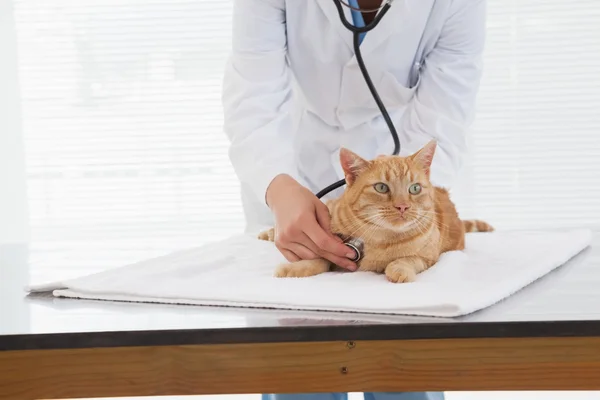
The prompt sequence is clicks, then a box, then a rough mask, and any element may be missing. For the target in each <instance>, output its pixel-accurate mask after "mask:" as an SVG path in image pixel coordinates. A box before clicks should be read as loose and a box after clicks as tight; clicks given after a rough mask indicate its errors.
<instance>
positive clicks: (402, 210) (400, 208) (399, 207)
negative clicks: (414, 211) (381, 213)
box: [394, 204, 410, 214]
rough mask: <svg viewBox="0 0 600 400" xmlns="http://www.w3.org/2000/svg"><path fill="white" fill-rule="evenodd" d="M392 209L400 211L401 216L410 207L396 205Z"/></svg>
mask: <svg viewBox="0 0 600 400" xmlns="http://www.w3.org/2000/svg"><path fill="white" fill-rule="evenodd" d="M394 207H396V209H397V210H398V211H400V212H401V213H402V214H404V213H405V212H406V210H408V209H409V208H410V206H409V205H408V204H397V205H395V206H394Z"/></svg>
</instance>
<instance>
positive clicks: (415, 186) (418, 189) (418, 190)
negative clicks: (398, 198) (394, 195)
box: [408, 183, 421, 194]
mask: <svg viewBox="0 0 600 400" xmlns="http://www.w3.org/2000/svg"><path fill="white" fill-rule="evenodd" d="M408 193H410V194H419V193H421V185H419V184H418V183H414V184H412V185H410V187H409V188H408Z"/></svg>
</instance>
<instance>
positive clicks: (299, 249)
mask: <svg viewBox="0 0 600 400" xmlns="http://www.w3.org/2000/svg"><path fill="white" fill-rule="evenodd" d="M287 247H288V250H290V251H291V252H293V253H294V254H296V255H297V256H298V257H300V259H301V260H314V259H317V258H321V256H319V254H318V253H316V252H314V251H312V250H311V249H310V248H308V247H306V246H305V245H304V244H303V243H289V244H288V246H287Z"/></svg>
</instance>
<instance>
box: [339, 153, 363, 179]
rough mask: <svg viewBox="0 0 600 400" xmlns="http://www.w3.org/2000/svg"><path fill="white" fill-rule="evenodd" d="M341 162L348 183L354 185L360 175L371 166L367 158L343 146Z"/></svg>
mask: <svg viewBox="0 0 600 400" xmlns="http://www.w3.org/2000/svg"><path fill="white" fill-rule="evenodd" d="M340 163H341V164H342V169H343V170H344V175H345V176H346V183H347V184H348V185H352V183H354V181H355V180H356V178H357V177H358V175H359V174H360V173H361V172H362V171H364V170H365V169H366V168H367V167H368V166H369V162H368V161H367V160H365V159H364V158H361V157H360V156H359V155H358V154H356V153H353V152H351V151H350V150H348V149H345V148H343V147H342V148H341V149H340Z"/></svg>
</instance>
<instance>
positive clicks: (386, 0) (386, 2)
mask: <svg viewBox="0 0 600 400" xmlns="http://www.w3.org/2000/svg"><path fill="white" fill-rule="evenodd" d="M393 1H394V0H383V2H382V3H381V6H380V7H379V8H375V9H370V10H363V9H361V8H356V7H353V6H352V5H350V4H348V3H346V2H344V1H342V0H333V2H334V4H335V6H336V7H337V10H338V13H339V15H340V20H341V21H342V24H343V25H344V26H345V27H346V28H347V29H348V30H349V31H350V32H352V33H353V36H354V40H353V42H354V54H355V55H356V60H357V61H358V66H359V67H360V71H361V72H362V75H363V77H364V79H365V82H366V83H367V86H368V87H369V91H370V92H371V95H372V96H373V99H374V100H375V103H377V107H378V108H379V110H380V111H381V115H382V116H383V119H384V120H385V123H386V125H387V126H388V129H389V130H390V134H391V135H392V138H393V139H394V151H393V152H392V155H395V156H397V155H398V154H400V139H399V138H398V132H396V127H395V126H394V123H393V122H392V119H391V118H390V115H389V114H388V112H387V110H386V109H385V106H384V105H383V102H382V101H381V98H380V97H379V93H377V89H375V85H373V81H372V80H371V76H370V75H369V71H367V68H366V67H365V63H364V61H363V58H362V53H361V51H360V35H361V34H362V33H366V32H369V31H371V30H373V29H375V27H376V26H377V25H378V24H379V22H380V21H381V19H382V18H383V17H384V15H385V14H386V13H387V12H388V10H389V9H390V7H391V5H392V2H393ZM342 6H345V7H348V8H350V9H351V10H354V11H360V12H377V15H376V16H375V18H374V19H373V21H372V22H371V23H369V24H368V25H365V26H361V27H357V26H354V25H352V24H351V23H350V22H348V19H347V18H346V15H345V14H344V9H343V8H342ZM345 184H346V181H345V180H344V179H341V180H339V181H337V182H335V183H332V184H331V185H329V186H327V187H326V188H325V189H323V190H321V191H320V192H318V193H317V197H318V198H319V199H320V198H322V197H323V196H325V195H326V194H327V193H330V192H331V191H333V190H335V189H337V188H340V187H342V186H344V185H345Z"/></svg>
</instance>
